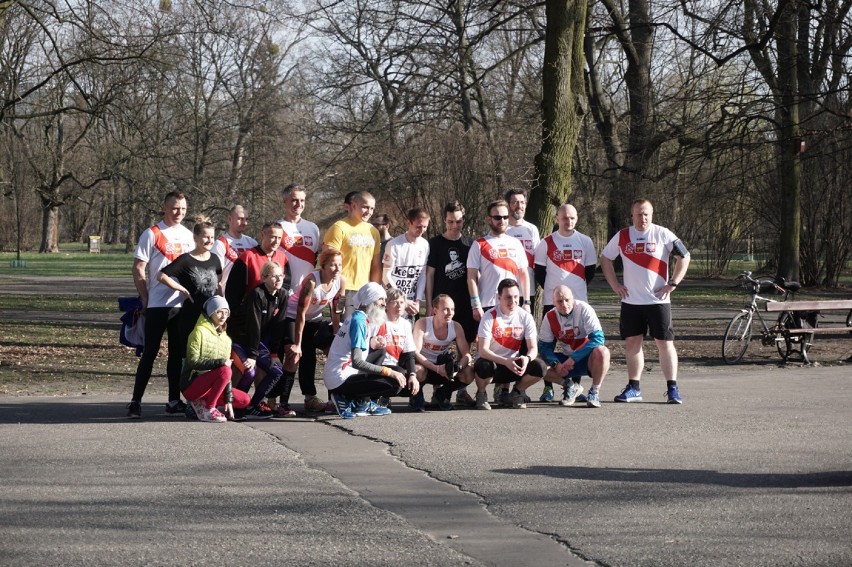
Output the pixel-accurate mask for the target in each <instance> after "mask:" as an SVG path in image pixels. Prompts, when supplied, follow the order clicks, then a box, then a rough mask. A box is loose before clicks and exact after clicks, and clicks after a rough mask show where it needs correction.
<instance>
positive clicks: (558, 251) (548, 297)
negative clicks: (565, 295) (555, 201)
mask: <svg viewBox="0 0 852 567" xmlns="http://www.w3.org/2000/svg"><path fill="white" fill-rule="evenodd" d="M535 263H536V265H538V266H544V267H545V269H546V270H547V275H546V276H545V278H544V305H552V304H553V290H554V289H556V288H557V287H558V286H560V285H566V286H568V287H569V288H570V289H571V291H572V292H574V298H575V299H579V300H582V301H588V297H589V294H588V291H587V290H586V266H592V265H594V264H597V263H598V257H597V254H595V245H594V243H593V242H592V239H591V238H589V237H588V236H586V235H585V234H582V233H580V232H577V231H576V230H575V231H574V233H573V234H572V235H571V236H562V235H560V234H559V232H553V233H552V234H549V235H547V236H545V237H544V240H542V241H541V242H539V244H538V246H536V248H535Z"/></svg>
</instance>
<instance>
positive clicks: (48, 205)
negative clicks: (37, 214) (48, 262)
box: [38, 198, 59, 254]
mask: <svg viewBox="0 0 852 567" xmlns="http://www.w3.org/2000/svg"><path fill="white" fill-rule="evenodd" d="M41 210H42V214H41V246H39V249H38V251H39V253H40V254H45V253H50V254H55V253H57V252H59V234H58V233H59V205H58V204H57V203H56V202H54V201H51V200H46V199H44V198H42V209H41Z"/></svg>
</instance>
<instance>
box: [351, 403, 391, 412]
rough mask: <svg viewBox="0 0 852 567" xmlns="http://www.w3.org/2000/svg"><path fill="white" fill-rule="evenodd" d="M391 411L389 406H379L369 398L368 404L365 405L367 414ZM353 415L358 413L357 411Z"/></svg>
mask: <svg viewBox="0 0 852 567" xmlns="http://www.w3.org/2000/svg"><path fill="white" fill-rule="evenodd" d="M392 413H393V411H391V409H390V408H386V407H385V406H380V405H379V404H377V403H376V402H374V401H372V400H370V403H369V405H368V406H367V415H390V414H392ZM355 415H358V414H357V413H356V414H355Z"/></svg>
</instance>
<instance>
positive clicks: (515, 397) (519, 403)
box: [509, 390, 527, 409]
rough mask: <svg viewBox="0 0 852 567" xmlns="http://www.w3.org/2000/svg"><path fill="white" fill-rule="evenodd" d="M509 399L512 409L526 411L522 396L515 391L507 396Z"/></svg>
mask: <svg viewBox="0 0 852 567" xmlns="http://www.w3.org/2000/svg"><path fill="white" fill-rule="evenodd" d="M509 399H510V400H511V402H512V407H513V408H514V409H527V404H526V403H525V402H524V394H523V393H521V392H519V391H517V390H515V391H514V392H512V393H511V394H509Z"/></svg>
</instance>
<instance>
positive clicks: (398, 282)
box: [382, 233, 429, 301]
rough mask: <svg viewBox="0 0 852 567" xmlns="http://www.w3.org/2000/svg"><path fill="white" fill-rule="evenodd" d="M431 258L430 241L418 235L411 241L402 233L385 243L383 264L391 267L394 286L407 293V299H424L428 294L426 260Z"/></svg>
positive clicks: (391, 278) (391, 279)
mask: <svg viewBox="0 0 852 567" xmlns="http://www.w3.org/2000/svg"><path fill="white" fill-rule="evenodd" d="M428 259H429V241H428V240H426V239H425V238H423V237H422V236H418V237H417V239H416V240H415V241H414V242H409V241H408V238H407V237H406V235H405V234H404V233H403V234H400V235H399V236H397V237H395V238H392V239H390V240H389V241H388V243H387V244H386V245H385V255H384V257H383V258H382V264H383V265H384V266H385V267H389V268H390V274H389V277H390V281H391V283H392V284H393V287H395V288H396V289H398V290H399V291H401V292H402V293H404V294H405V299H407V300H409V301H414V300H415V299H419V300H422V299H423V298H424V297H425V296H426V260H428Z"/></svg>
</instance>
